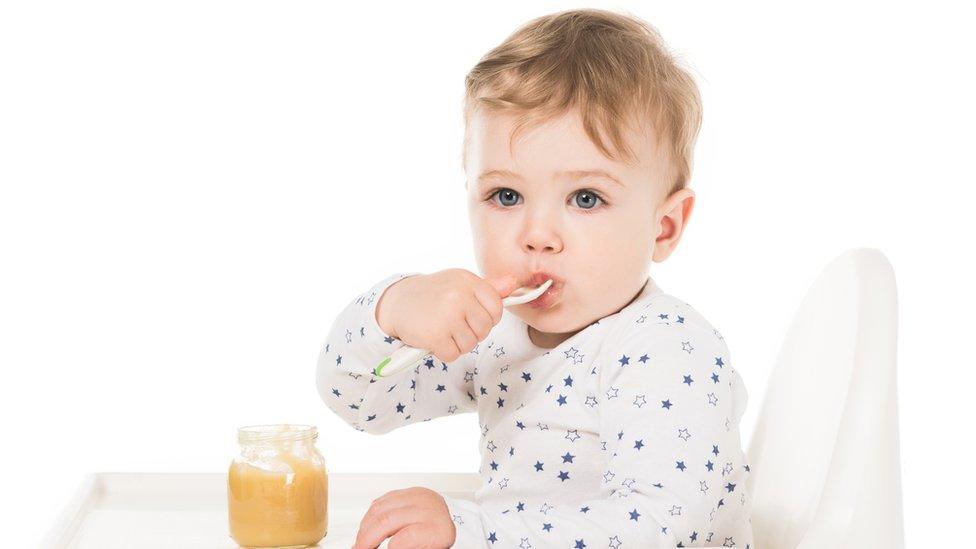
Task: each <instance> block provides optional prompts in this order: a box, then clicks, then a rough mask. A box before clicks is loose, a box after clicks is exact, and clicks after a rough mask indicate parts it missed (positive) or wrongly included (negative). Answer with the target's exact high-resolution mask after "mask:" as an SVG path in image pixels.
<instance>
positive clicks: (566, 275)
mask: <svg viewBox="0 0 976 549" xmlns="http://www.w3.org/2000/svg"><path fill="white" fill-rule="evenodd" d="M514 121H515V118H514V116H512V115H502V114H493V113H485V112H477V113H476V114H475V115H474V116H473V117H472V120H471V126H470V128H469V135H470V140H469V144H468V150H467V152H466V156H467V164H466V165H465V172H466V175H467V183H466V188H467V195H468V210H469V215H470V221H471V229H472V236H473V239H474V247H475V256H476V259H477V262H478V266H479V268H480V270H481V273H482V275H483V276H485V277H489V278H490V277H499V276H504V275H507V274H514V275H515V276H516V277H517V278H518V280H519V285H520V286H524V285H530V286H537V285H538V284H540V283H542V282H544V281H545V280H546V279H548V278H552V279H553V286H552V287H551V288H550V290H549V291H547V292H546V294H544V295H543V296H542V297H540V298H539V299H537V300H535V301H533V302H531V303H528V304H524V305H517V306H514V307H511V308H509V310H510V311H511V312H512V313H514V314H516V315H517V316H519V318H521V319H522V320H524V321H525V322H526V324H529V325H530V326H532V327H533V328H535V330H537V331H539V332H544V333H546V334H565V333H566V332H574V333H575V332H576V331H579V330H580V329H582V328H585V327H586V326H588V325H589V324H591V323H592V322H594V321H595V320H598V319H600V318H602V317H604V316H607V315H609V314H612V313H615V312H617V311H618V310H620V309H621V308H622V307H624V306H625V305H627V304H628V303H629V302H630V301H631V300H632V298H633V297H634V296H635V295H636V294H637V293H638V292H639V291H640V289H641V287H642V285H643V284H644V281H645V280H646V279H647V276H648V274H649V273H648V271H649V268H650V263H651V259H652V257H653V254H654V244H655V239H656V238H657V236H658V233H659V231H660V219H659V217H658V214H657V212H656V210H657V208H658V206H659V202H660V200H661V199H662V198H663V197H662V196H660V195H662V194H663V192H662V191H663V189H664V183H663V182H664V172H665V166H664V165H663V164H662V163H661V162H659V161H658V158H657V155H656V154H655V152H654V151H656V150H657V148H656V146H655V143H654V141H655V139H654V137H653V135H644V136H640V135H637V134H630V135H629V136H628V137H629V138H630V141H629V143H630V145H631V146H632V147H634V149H635V151H637V154H638V156H639V161H638V162H635V163H634V164H633V165H627V164H624V163H622V162H618V161H613V160H610V159H609V158H607V157H606V156H604V155H603V154H602V153H601V152H600V150H599V149H597V147H596V146H595V145H594V144H593V143H592V142H591V141H590V139H589V137H588V136H587V135H586V133H585V132H584V130H583V126H582V120H581V119H580V117H579V115H578V113H577V111H575V110H572V111H570V112H569V113H567V114H565V115H563V116H562V117H559V118H556V119H553V120H551V121H549V122H547V123H545V124H543V125H541V126H536V127H533V128H529V129H526V130H524V131H523V132H522V133H521V134H520V135H519V138H518V139H517V140H516V141H515V143H514V145H513V147H512V149H511V150H510V149H509V135H510V132H511V130H512V124H513V123H514ZM647 133H648V134H651V132H647ZM597 172H603V173H597ZM567 337H568V336H567ZM559 340H561V339H558V338H557V341H559Z"/></svg>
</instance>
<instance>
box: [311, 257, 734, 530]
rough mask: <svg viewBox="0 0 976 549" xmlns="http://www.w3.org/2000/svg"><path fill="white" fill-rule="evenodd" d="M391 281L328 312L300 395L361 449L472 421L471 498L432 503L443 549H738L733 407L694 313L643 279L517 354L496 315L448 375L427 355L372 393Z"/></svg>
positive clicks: (513, 335)
mask: <svg viewBox="0 0 976 549" xmlns="http://www.w3.org/2000/svg"><path fill="white" fill-rule="evenodd" d="M404 276H410V274H406V275H399V274H398V275H393V276H391V277H388V278H386V279H385V280H383V281H381V282H379V283H378V284H376V285H374V286H373V287H372V288H370V289H369V291H367V292H366V293H364V294H362V295H360V296H358V297H357V299H356V300H354V301H353V302H351V303H349V304H348V305H347V306H346V308H345V309H343V310H342V311H341V312H340V314H339V316H338V318H336V320H335V322H334V324H333V326H332V328H331V330H330V333H329V336H328V338H327V341H325V342H324V344H323V347H322V350H321V352H320V357H319V363H318V370H317V377H316V383H317V387H318V391H319V394H320V395H321V396H322V400H323V401H324V402H325V403H326V405H327V406H329V408H330V409H332V410H333V412H335V413H336V414H337V415H339V416H340V417H341V418H342V419H343V420H344V421H346V422H347V423H349V424H350V425H352V426H353V427H355V428H356V429H358V430H361V431H367V432H370V433H375V434H381V433H386V432H389V431H390V430H393V429H396V428H399V427H402V426H404V425H409V424H411V423H415V422H421V421H427V420H430V419H433V418H436V417H440V416H447V415H455V414H458V413H468V412H475V413H477V414H478V420H479V425H480V428H481V439H480V443H479V449H480V452H481V457H482V461H481V464H482V465H481V467H480V468H479V473H480V474H481V476H482V479H483V482H482V485H481V488H479V489H478V490H477V491H476V492H475V500H474V501H470V500H467V499H461V498H455V497H452V496H444V501H445V503H446V504H447V507H448V512H449V515H450V516H451V518H452V520H453V521H454V523H455V527H456V532H457V539H456V541H455V546H456V547H473V548H476V547H519V548H520V549H531V548H533V547H534V548H536V549H541V548H544V547H573V548H579V549H583V548H586V547H588V546H590V545H593V546H594V547H604V546H609V547H611V548H612V549H618V548H620V547H623V548H626V547H656V546H670V547H675V546H677V547H694V546H713V545H721V544H722V542H723V541H725V542H728V543H727V545H728V546H735V547H750V546H751V544H752V530H751V525H750V521H749V513H750V509H751V499H750V495H749V494H748V493H747V491H746V490H745V489H744V488H745V486H746V484H743V483H744V482H745V480H746V479H747V478H748V474H749V465H748V464H747V463H746V462H745V455H744V453H743V452H742V449H741V443H740V440H739V430H738V425H739V421H740V420H741V417H742V414H743V413H744V411H745V405H746V401H747V400H746V399H747V395H746V392H745V387H744V386H743V384H742V380H741V378H740V377H739V375H738V372H737V371H736V370H735V369H734V368H733V367H731V366H730V359H729V352H728V348H727V347H726V345H725V342H724V340H723V339H722V337H721V335H720V334H719V332H718V331H717V330H715V329H714V328H712V326H711V325H710V324H709V323H708V322H707V320H705V319H704V317H702V316H701V315H700V314H699V313H698V312H697V311H696V310H695V309H693V308H692V307H691V306H689V305H688V304H687V303H685V302H683V301H681V300H680V299H677V298H675V297H674V296H671V295H669V294H665V293H663V292H661V291H660V289H659V288H657V286H656V284H654V282H653V280H650V279H648V283H647V285H646V286H645V288H644V289H643V290H642V291H641V293H640V295H638V296H637V297H636V298H635V299H634V300H633V301H632V302H630V304H628V305H627V306H626V307H624V308H623V309H621V310H620V311H618V312H617V313H614V314H612V315H609V316H607V317H604V318H602V319H599V321H598V322H593V323H591V324H589V325H588V326H586V327H585V328H584V329H582V330H580V331H579V332H577V333H576V334H575V335H573V336H571V337H569V338H568V339H566V340H564V341H563V342H561V343H560V344H558V345H557V346H556V347H554V348H552V349H549V350H548V351H547V352H545V353H540V352H536V353H530V354H528V355H527V354H525V353H524V352H523V350H525V349H534V348H535V347H534V346H533V345H532V343H531V341H530V340H529V338H528V334H527V331H526V330H527V326H526V324H525V323H524V322H523V321H522V320H521V319H520V318H518V317H517V316H515V315H514V314H513V313H512V312H511V311H508V310H507V309H506V310H503V315H502V320H501V322H500V323H499V324H497V325H496V326H495V327H494V328H493V329H492V330H491V333H489V335H488V336H487V337H486V338H485V339H484V340H482V341H481V342H479V343H478V344H477V345H476V346H475V348H474V349H472V350H471V351H470V352H467V353H464V354H462V355H461V356H459V357H458V358H457V359H456V360H454V361H452V362H450V363H445V362H443V361H439V360H437V359H436V357H434V356H433V355H429V356H428V357H425V359H424V360H423V361H421V362H420V363H419V365H418V366H415V367H414V368H412V369H409V370H407V371H404V372H402V373H400V374H396V375H394V376H391V377H388V378H379V377H376V376H374V375H373V373H372V368H373V367H374V366H376V365H377V364H378V363H379V362H380V361H381V360H382V359H383V358H385V357H387V356H389V354H390V353H392V352H393V351H395V350H396V349H398V348H400V347H402V346H403V345H404V342H402V341H400V340H398V339H396V338H394V337H391V336H390V335H389V334H385V333H383V331H382V330H381V329H380V328H379V326H378V324H377V323H376V318H375V308H376V303H377V302H378V300H379V297H380V296H381V295H382V293H383V291H385V289H386V288H387V287H388V286H389V285H390V284H392V283H394V282H396V281H398V280H400V279H401V278H403V277H404ZM638 357H639V358H638ZM723 372H724V374H723ZM658 402H659V403H660V406H657V405H656V404H655V403H658ZM506 446H508V450H507V451H506V450H505V447H506ZM442 495H443V494H442ZM516 516H517V518H516ZM608 542H609V543H608ZM605 544H606V545H605Z"/></svg>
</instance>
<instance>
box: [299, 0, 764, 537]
mask: <svg viewBox="0 0 976 549" xmlns="http://www.w3.org/2000/svg"><path fill="white" fill-rule="evenodd" d="M465 83H466V96H465V103H464V118H465V137H464V145H463V151H464V153H463V164H464V170H465V174H466V178H467V179H466V189H467V197H468V200H467V202H468V211H469V216H470V221H471V228H472V234H473V237H474V248H475V256H476V259H477V263H478V270H479V271H480V273H481V275H477V274H474V273H472V272H470V271H466V270H463V269H447V270H443V271H439V272H435V273H432V274H422V273H398V274H393V275H391V276H389V277H387V278H386V279H384V280H381V281H379V282H378V283H376V284H375V285H373V286H372V287H371V288H369V289H368V290H367V291H366V292H364V293H363V294H361V295H359V296H358V297H357V298H356V299H354V300H353V301H352V302H351V303H350V304H349V305H348V306H347V307H346V308H345V309H344V310H343V311H342V312H341V313H340V315H339V317H338V318H337V319H336V321H335V323H334V324H333V326H332V329H331V332H330V333H329V335H328V338H327V341H326V343H325V345H324V346H323V349H322V352H321V354H320V357H319V361H318V370H317V386H318V390H319V393H320V394H321V396H322V399H323V400H324V401H325V402H326V403H327V404H328V406H329V407H330V408H331V409H332V410H333V411H334V412H335V413H336V414H338V415H339V416H341V417H342V418H343V419H344V420H345V421H347V422H348V423H350V424H351V425H352V426H354V427H355V428H357V429H359V430H362V431H366V432H369V433H376V434H379V433H385V432H388V431H390V430H392V429H396V428H398V427H402V426H404V425H409V424H411V423H414V422H419V421H427V420H430V419H432V418H435V417H439V416H445V415H451V414H461V413H465V412H476V413H477V414H478V418H479V423H480V426H481V438H480V453H481V467H480V469H479V473H480V474H481V477H482V479H483V483H482V485H481V487H480V488H479V489H478V490H477V492H476V493H475V500H474V501H469V500H465V499H460V498H454V497H445V496H442V495H441V494H438V493H437V492H434V491H431V490H428V489H424V488H409V489H406V490H395V491H392V492H389V493H387V494H385V495H383V496H382V497H379V498H377V499H376V500H375V501H374V502H373V504H372V506H371V507H370V509H369V511H368V512H367V513H366V515H365V516H364V517H363V519H362V522H361V524H360V530H359V534H358V538H357V541H356V547H357V548H371V549H372V548H375V547H377V546H378V545H379V544H380V543H382V542H383V541H384V540H386V539H389V540H390V542H389V546H390V547H391V548H395V547H450V546H456V547H463V548H473V547H517V548H521V549H528V548H532V547H535V548H545V547H559V548H586V547H591V548H596V547H608V546H609V547H611V548H614V549H616V548H618V547H625V548H626V547H701V546H725V547H744V548H748V547H750V545H751V544H752V529H751V523H750V519H749V511H750V504H751V500H750V497H749V494H748V493H747V492H746V482H747V478H748V475H749V465H748V464H747V463H746V459H745V456H744V454H743V451H742V449H741V444H740V437H739V421H740V418H741V417H742V414H743V412H744V410H745V407H746V400H747V395H746V390H745V388H744V386H743V383H742V379H741V378H740V377H739V375H738V374H737V373H736V371H735V370H734V369H733V368H732V365H731V360H730V356H729V350H728V347H727V346H726V344H725V341H724V340H723V338H722V336H721V334H720V333H719V332H718V331H717V330H716V329H715V328H714V327H712V325H711V324H709V322H708V321H707V320H706V319H705V318H704V317H703V316H702V315H701V314H700V313H699V312H698V311H697V310H695V309H694V308H692V307H691V306H690V305H689V304H688V303H685V302H684V301H682V300H681V299H679V298H677V297H675V296H673V295H670V294H668V293H666V292H664V291H663V290H662V289H661V288H659V287H658V286H657V284H655V282H654V280H653V279H652V278H650V276H649V268H650V264H651V263H652V262H662V261H664V260H665V259H667V258H668V257H669V256H670V255H671V253H672V252H673V251H674V249H675V248H676V247H677V245H678V242H679V240H680V238H681V235H682V233H683V231H684V230H685V228H686V227H687V224H688V220H689V216H690V215H691V211H692V207H693V204H694V200H695V193H694V192H693V191H692V190H691V189H690V188H689V187H688V182H689V179H690V174H691V166H692V153H693V148H694V142H695V139H696V137H697V134H698V130H699V127H700V123H701V101H700V98H699V93H698V89H697V87H696V85H695V83H694V80H693V79H692V78H691V77H690V76H689V75H688V73H687V72H685V70H683V69H682V68H680V67H679V66H678V64H677V63H676V61H675V59H674V58H673V56H672V55H671V54H669V53H668V51H667V49H666V48H665V46H664V45H663V43H662V40H661V38H660V36H659V35H658V33H657V32H656V31H655V30H654V29H653V27H650V26H649V25H648V24H647V23H645V22H643V21H641V20H639V19H636V18H634V17H631V16H627V15H622V14H617V13H613V12H608V11H603V10H591V9H584V10H572V11H565V12H560V13H555V14H551V15H548V16H545V17H540V18H538V19H535V20H533V21H530V22H529V23H527V24H526V25H524V26H523V27H521V28H520V29H518V30H517V31H516V32H515V33H514V34H512V35H511V36H509V37H508V38H507V39H506V40H505V41H504V42H503V43H502V44H501V45H499V46H498V47H496V48H495V49H493V50H492V51H490V52H489V53H488V54H486V55H485V56H484V57H483V58H482V59H481V60H480V62H479V63H478V64H477V65H476V66H475V67H474V68H473V69H472V70H471V72H470V73H469V74H468V75H467V78H466V81H465ZM549 279H551V280H552V281H553V283H552V285H551V286H550V288H549V289H548V290H547V291H546V292H545V293H544V294H543V295H542V296H541V297H539V298H538V299H536V300H535V301H532V302H530V303H526V304H522V305H515V306H512V307H510V308H503V307H502V299H503V298H504V297H505V296H507V295H509V294H510V293H511V292H512V291H513V290H514V289H515V288H517V287H520V286H532V287H534V286H537V285H539V284H541V283H543V282H545V281H546V280H549ZM404 345H410V346H413V347H417V348H421V349H429V350H430V352H431V354H430V356H428V357H426V358H425V359H424V360H423V361H422V362H421V363H420V364H419V365H418V366H417V367H415V368H411V369H408V370H406V371H404V372H401V373H399V374H394V375H392V376H390V377H377V376H375V375H373V368H374V367H376V366H377V365H378V364H379V363H380V361H381V360H382V359H383V358H384V357H387V356H389V355H390V354H391V353H392V352H393V351H395V350H396V349H398V348H400V347H402V346H404Z"/></svg>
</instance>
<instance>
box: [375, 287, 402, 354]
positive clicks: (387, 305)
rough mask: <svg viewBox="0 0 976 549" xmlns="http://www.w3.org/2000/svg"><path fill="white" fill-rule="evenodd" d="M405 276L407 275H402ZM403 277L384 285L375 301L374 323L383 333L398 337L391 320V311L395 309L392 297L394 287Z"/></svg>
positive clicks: (393, 296)
mask: <svg viewBox="0 0 976 549" xmlns="http://www.w3.org/2000/svg"><path fill="white" fill-rule="evenodd" d="M404 278H407V277H404ZM404 278H401V279H400V280H397V281H396V282H394V283H393V284H390V285H389V286H387V287H386V289H385V290H384V291H383V293H382V294H380V297H379V300H377V302H376V310H375V316H376V324H377V325H378V326H379V327H380V330H383V333H385V334H387V335H389V336H391V337H394V338H396V339H400V338H399V337H398V336H397V334H396V326H395V324H394V322H393V316H394V315H393V313H394V311H396V310H397V307H396V304H395V303H394V298H395V294H396V291H394V288H395V287H396V286H397V285H398V284H399V283H401V282H403V280H404Z"/></svg>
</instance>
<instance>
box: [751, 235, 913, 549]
mask: <svg viewBox="0 0 976 549" xmlns="http://www.w3.org/2000/svg"><path fill="white" fill-rule="evenodd" d="M897 315H898V304H897V295H896V289H895V278H894V272H893V271H892V268H891V264H890V263H889V262H888V260H887V258H885V256H884V255H883V254H882V253H881V252H880V251H878V250H875V249H871V248H858V249H853V250H849V251H847V252H845V253H844V254H842V255H841V256H839V257H837V258H836V259H834V260H833V261H832V262H831V263H830V264H829V265H827V267H826V268H825V269H824V270H823V272H822V273H821V274H820V276H819V277H818V278H817V280H816V281H815V282H814V284H813V285H812V286H811V287H810V289H809V290H808V292H807V295H806V297H805V298H804V300H803V302H802V304H801V305H800V308H799V310H798V311H797V313H796V316H795V317H794V319H793V323H792V324H791V326H790V328H789V330H788V332H787V334H786V339H785V341H784V343H783V345H782V347H781V349H780V351H779V355H778V357H777V362H776V365H775V368H774V370H773V373H772V375H771V377H770V380H769V384H768V386H767V389H766V396H765V400H764V401H763V404H762V409H761V410H760V412H759V416H758V420H757V422H756V429H755V431H754V432H753V436H752V439H751V442H750V445H749V450H748V455H749V464H750V469H751V473H752V474H751V475H750V477H749V480H748V483H747V485H748V487H749V489H750V493H751V494H752V496H753V514H752V525H753V530H754V535H755V542H756V547H758V548H759V549H794V548H797V549H826V548H830V549H847V548H849V549H854V548H858V549H864V548H868V547H879V548H880V547H883V548H888V549H901V548H903V547H904V534H903V526H902V505H901V470H900V460H899V450H898V410H897V389H896V376H895V367H896V352H897V328H898V318H897Z"/></svg>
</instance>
